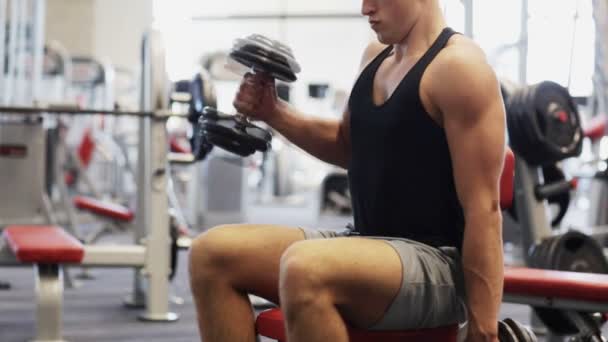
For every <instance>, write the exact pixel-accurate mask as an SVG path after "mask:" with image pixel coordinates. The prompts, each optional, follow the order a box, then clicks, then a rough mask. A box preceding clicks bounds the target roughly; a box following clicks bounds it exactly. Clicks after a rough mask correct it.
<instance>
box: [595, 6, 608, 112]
mask: <svg viewBox="0 0 608 342" xmlns="http://www.w3.org/2000/svg"><path fill="white" fill-rule="evenodd" d="M593 18H594V19H595V72H594V75H593V85H594V92H595V96H596V99H597V110H596V112H597V113H599V114H601V115H608V42H607V41H606V39H608V1H606V0H594V1H593Z"/></svg>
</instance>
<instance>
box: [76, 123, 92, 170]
mask: <svg viewBox="0 0 608 342" xmlns="http://www.w3.org/2000/svg"><path fill="white" fill-rule="evenodd" d="M94 150H95V140H94V139H93V132H92V131H91V129H90V128H87V129H86V130H85V132H84V134H83V136H82V140H81V141H80V144H79V145H78V158H80V162H81V163H82V165H83V166H84V167H87V166H89V164H90V163H91V159H93V151H94Z"/></svg>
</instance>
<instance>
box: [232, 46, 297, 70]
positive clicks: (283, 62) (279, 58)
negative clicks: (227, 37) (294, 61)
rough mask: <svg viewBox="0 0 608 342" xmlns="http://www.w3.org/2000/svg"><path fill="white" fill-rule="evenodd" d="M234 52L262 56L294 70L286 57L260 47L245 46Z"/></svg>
mask: <svg viewBox="0 0 608 342" xmlns="http://www.w3.org/2000/svg"><path fill="white" fill-rule="evenodd" d="M232 51H242V52H249V53H252V54H254V55H257V56H260V57H264V58H268V59H270V60H272V61H274V62H277V63H278V64H280V65H282V66H284V67H286V68H288V69H290V70H292V69H291V67H290V66H289V63H288V62H287V59H286V58H285V57H283V56H281V55H279V54H277V53H274V52H272V51H268V50H266V49H263V48H260V47H259V46H256V45H253V44H245V45H243V46H241V47H240V48H238V49H234V48H233V49H232Z"/></svg>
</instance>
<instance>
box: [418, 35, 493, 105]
mask: <svg viewBox="0 0 608 342" xmlns="http://www.w3.org/2000/svg"><path fill="white" fill-rule="evenodd" d="M428 71H430V72H428V74H427V75H425V78H427V81H428V83H427V86H428V87H427V93H428V94H429V96H430V98H431V99H432V101H433V103H435V104H436V105H437V106H438V107H439V108H440V109H441V111H442V112H447V111H448V110H447V108H450V111H457V112H458V111H465V112H466V111H468V112H477V111H478V110H477V109H479V108H483V107H484V106H486V104H487V103H488V101H491V100H493V99H494V96H497V94H498V81H497V79H496V74H495V72H494V70H493V69H492V67H491V66H490V64H489V63H488V61H487V59H486V55H485V53H484V52H483V50H482V49H481V48H480V47H479V45H477V44H476V43H475V42H474V41H473V40H471V39H470V38H468V37H465V36H461V35H457V36H454V37H453V38H452V39H450V41H449V42H448V44H447V45H446V47H445V48H444V49H443V50H442V51H441V53H439V55H437V57H436V58H435V60H433V63H431V65H430V66H429V69H428ZM427 76H428V77H427ZM444 114H445V113H444Z"/></svg>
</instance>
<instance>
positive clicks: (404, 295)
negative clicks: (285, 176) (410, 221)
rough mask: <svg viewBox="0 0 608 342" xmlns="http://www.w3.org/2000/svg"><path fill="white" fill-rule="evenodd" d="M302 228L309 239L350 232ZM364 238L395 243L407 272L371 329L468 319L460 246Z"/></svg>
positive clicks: (430, 324) (417, 326)
mask: <svg viewBox="0 0 608 342" xmlns="http://www.w3.org/2000/svg"><path fill="white" fill-rule="evenodd" d="M301 229H302V231H303V232H304V235H305V236H306V239H307V240H308V239H327V238H335V237H347V236H348V233H347V232H336V231H330V230H313V229H304V228H301ZM364 238H369V239H378V240H382V241H385V242H386V243H388V244H389V245H390V246H392V247H393V248H394V249H395V251H396V252H397V254H399V256H400V258H401V265H402V269H403V272H402V274H403V275H404V276H403V279H402V281H401V290H400V291H399V293H398V294H397V296H396V297H395V299H394V301H393V303H392V304H391V305H390V307H389V308H388V310H387V311H386V313H385V315H384V317H382V319H381V320H380V321H379V322H378V323H377V324H375V325H374V326H372V327H371V328H370V330H406V329H416V328H433V327H439V326H445V325H449V324H457V323H464V322H466V319H467V317H466V316H467V311H466V306H465V304H464V303H465V302H466V301H465V291H464V276H463V272H462V266H461V260H460V254H459V252H458V250H457V249H456V248H454V247H440V248H434V247H431V246H428V245H425V244H423V243H420V242H417V241H413V240H408V239H402V238H393V237H368V236H366V237H364ZM405 270H407V272H405Z"/></svg>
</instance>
